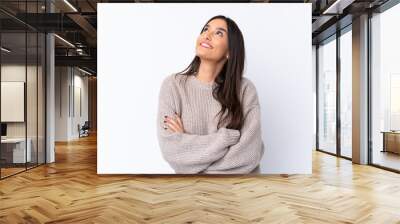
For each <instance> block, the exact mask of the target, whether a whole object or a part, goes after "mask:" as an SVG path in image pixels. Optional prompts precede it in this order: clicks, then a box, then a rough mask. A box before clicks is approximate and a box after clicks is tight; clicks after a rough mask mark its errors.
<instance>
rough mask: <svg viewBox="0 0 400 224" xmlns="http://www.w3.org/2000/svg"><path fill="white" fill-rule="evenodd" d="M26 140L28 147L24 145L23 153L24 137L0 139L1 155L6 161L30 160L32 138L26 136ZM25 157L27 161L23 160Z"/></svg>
mask: <svg viewBox="0 0 400 224" xmlns="http://www.w3.org/2000/svg"><path fill="white" fill-rule="evenodd" d="M27 142H28V145H27V146H28V147H26V155H25V138H6V139H1V156H2V157H3V159H5V160H6V163H25V162H30V161H31V158H32V154H31V145H32V140H31V139H30V138H27ZM10 146H11V147H10ZM11 158H12V159H11ZM25 158H26V159H27V161H25Z"/></svg>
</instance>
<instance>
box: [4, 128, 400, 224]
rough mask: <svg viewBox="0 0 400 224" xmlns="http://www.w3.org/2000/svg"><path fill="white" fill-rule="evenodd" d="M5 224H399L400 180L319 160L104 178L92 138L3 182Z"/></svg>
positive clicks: (65, 145)
mask: <svg viewBox="0 0 400 224" xmlns="http://www.w3.org/2000/svg"><path fill="white" fill-rule="evenodd" d="M0 223H371V224H381V223H382V224H387V223H400V175H399V174H396V173H391V172H388V171H384V170H380V169H378V168H374V167H370V166H361V165H355V164H352V163H351V162H350V161H348V160H344V159H338V158H335V157H333V156H330V155H326V154H323V153H320V152H314V154H313V174H312V175H265V176H258V177H256V176H253V177H251V176H208V177H207V176H174V175H170V176H166V175H163V176H152V175H148V176H146V175H142V176H140V175H136V176H135V175H131V176H129V175H124V176H98V175H97V174H96V137H95V136H91V137H88V138H83V139H81V140H79V141H75V142H69V143H63V144H61V143H60V144H57V146H56V163H54V164H50V165H45V166H41V167H38V168H35V169H33V170H29V171H27V172H25V173H21V174H19V175H16V176H13V177H10V178H7V179H5V180H2V181H0Z"/></svg>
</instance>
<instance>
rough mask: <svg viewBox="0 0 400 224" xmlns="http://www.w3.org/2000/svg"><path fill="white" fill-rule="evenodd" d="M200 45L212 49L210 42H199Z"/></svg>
mask: <svg viewBox="0 0 400 224" xmlns="http://www.w3.org/2000/svg"><path fill="white" fill-rule="evenodd" d="M200 46H202V47H204V48H208V49H212V48H213V47H212V46H211V45H210V44H208V43H206V42H201V43H200Z"/></svg>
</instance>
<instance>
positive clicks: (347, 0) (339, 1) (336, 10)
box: [322, 0, 355, 14]
mask: <svg viewBox="0 0 400 224" xmlns="http://www.w3.org/2000/svg"><path fill="white" fill-rule="evenodd" d="M354 1H355V0H336V1H335V2H334V3H333V4H332V5H330V6H329V7H328V8H327V9H325V10H324V12H322V14H342V13H343V9H345V8H347V6H349V5H351V3H353V2H354Z"/></svg>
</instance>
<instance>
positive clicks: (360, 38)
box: [352, 14, 368, 164]
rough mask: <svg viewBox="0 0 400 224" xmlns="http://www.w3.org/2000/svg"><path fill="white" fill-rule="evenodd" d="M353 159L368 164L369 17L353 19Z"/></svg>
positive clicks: (355, 161) (363, 16) (362, 16)
mask: <svg viewBox="0 0 400 224" xmlns="http://www.w3.org/2000/svg"><path fill="white" fill-rule="evenodd" d="M352 28H353V35H352V37H353V40H352V44H353V59H352V60H353V80H352V81H353V84H352V87H353V102H352V104H353V105H352V106H353V109H352V110H353V114H352V115H353V116H352V117H353V118H352V120H353V124H352V126H353V128H352V129H353V130H352V135H353V136H352V147H353V153H352V159H353V162H354V163H358V164H367V163H368V15H366V14H364V15H361V16H360V17H358V18H355V19H353V25H352Z"/></svg>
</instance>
